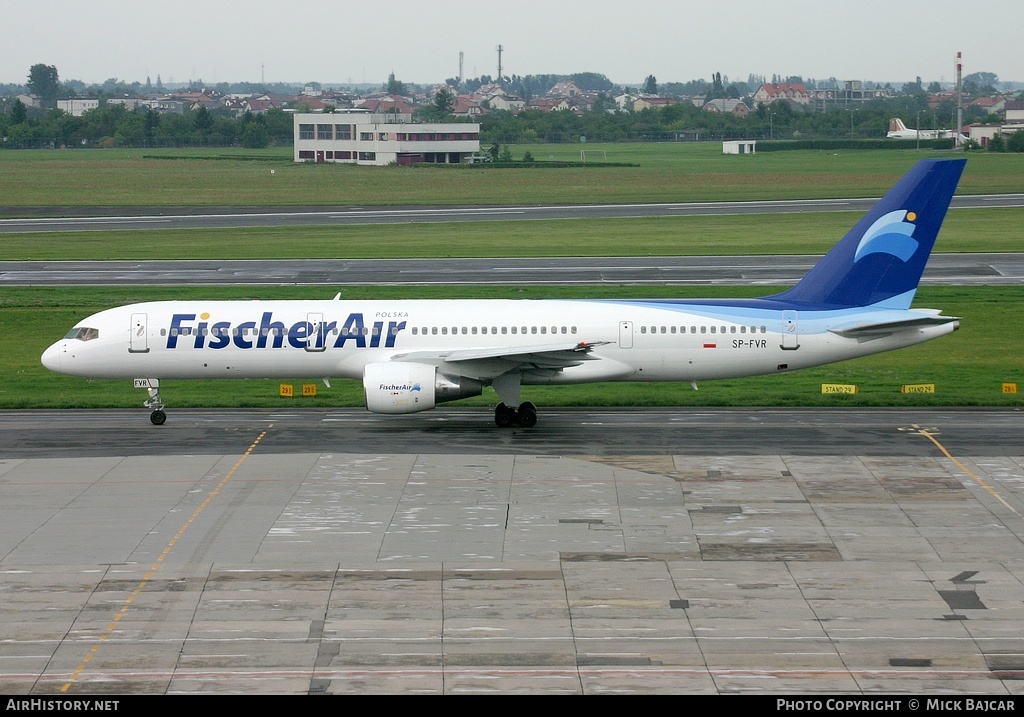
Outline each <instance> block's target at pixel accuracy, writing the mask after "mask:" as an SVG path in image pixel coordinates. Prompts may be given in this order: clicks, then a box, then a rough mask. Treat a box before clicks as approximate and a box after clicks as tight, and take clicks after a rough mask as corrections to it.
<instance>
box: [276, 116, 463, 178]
mask: <svg viewBox="0 0 1024 717" xmlns="http://www.w3.org/2000/svg"><path fill="white" fill-rule="evenodd" d="M410 119H411V117H410ZM293 121H294V133H295V161H296V162H340V163H342V164H361V165H380V166H383V165H388V164H398V165H409V164H417V163H419V162H426V163H434V164H462V163H465V162H467V161H468V159H469V158H470V157H472V156H473V155H474V154H477V153H478V152H479V151H480V125H478V124H468V123H461V122H459V123H455V122H450V123H425V124H413V123H411V122H403V121H401V120H396V115H393V114H390V113H388V114H373V113H369V112H365V111H363V112H359V111H351V112H334V113H333V114H311V113H307V114H295V115H294V120H293Z"/></svg>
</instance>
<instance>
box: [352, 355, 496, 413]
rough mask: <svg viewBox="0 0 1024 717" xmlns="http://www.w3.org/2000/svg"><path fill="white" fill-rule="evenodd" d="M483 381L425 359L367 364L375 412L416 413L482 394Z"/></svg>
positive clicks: (369, 403)
mask: <svg viewBox="0 0 1024 717" xmlns="http://www.w3.org/2000/svg"><path fill="white" fill-rule="evenodd" d="M482 390H483V384H482V383H481V382H480V381H477V380H476V379H472V378H467V377H465V376H448V375H447V374H443V373H438V371H437V367H436V366H431V365H429V364H424V363H406V362H404V361H395V362H393V363H371V364H367V365H366V367H365V368H363V394H364V395H365V396H366V407H367V408H368V409H370V410H371V411H373V412H374V413H416V412H417V411H426V410H428V409H431V408H433V407H434V406H436V405H437V404H439V403H444V402H445V401H455V400H458V399H460V398H468V397H470V396H479V395H480V393H481V391H482Z"/></svg>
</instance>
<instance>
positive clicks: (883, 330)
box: [830, 314, 960, 341]
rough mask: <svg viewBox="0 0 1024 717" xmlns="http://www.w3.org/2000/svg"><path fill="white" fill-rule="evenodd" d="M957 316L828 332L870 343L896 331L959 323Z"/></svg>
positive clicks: (916, 318)
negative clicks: (953, 322)
mask: <svg viewBox="0 0 1024 717" xmlns="http://www.w3.org/2000/svg"><path fill="white" fill-rule="evenodd" d="M959 320H960V318H959V317H957V316H939V315H937V314H931V315H927V316H916V317H913V318H909V319H897V320H896V321H878V322H873V323H865V322H860V323H855V324H852V325H850V326H845V327H844V326H840V327H837V328H834V329H830V331H831V332H832V333H833V334H835V335H837V336H842V337H843V338H847V339H858V340H860V341H870V340H871V339H877V338H881V337H883V336H889V335H891V334H894V333H895V332H897V331H906V330H908V329H915V328H920V327H922V326H941V325H943V324H948V323H950V322H951V321H959Z"/></svg>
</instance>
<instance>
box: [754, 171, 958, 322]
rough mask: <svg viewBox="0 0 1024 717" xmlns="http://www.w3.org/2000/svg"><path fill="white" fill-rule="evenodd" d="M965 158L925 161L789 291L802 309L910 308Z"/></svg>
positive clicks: (784, 297) (780, 297)
mask: <svg viewBox="0 0 1024 717" xmlns="http://www.w3.org/2000/svg"><path fill="white" fill-rule="evenodd" d="M965 162H966V160H964V159H923V160H921V161H920V162H918V163H917V164H915V165H914V166H913V168H911V170H910V171H909V172H907V173H906V174H905V175H904V176H903V178H902V179H901V180H900V181H899V182H897V183H896V184H895V186H893V188H892V189H890V190H889V191H888V192H887V193H886V194H885V196H884V197H882V198H881V199H880V200H879V201H878V204H876V205H875V206H874V208H872V209H871V211H869V212H868V213H867V214H865V215H864V217H863V218H862V219H861V220H860V221H859V222H857V224H856V226H854V227H853V229H851V230H850V231H849V232H848V233H847V235H846V236H845V237H843V238H842V240H841V241H840V242H839V243H838V244H836V245H835V246H834V247H832V250H831V251H829V253H828V254H826V255H825V256H824V257H823V258H822V259H821V261H819V262H818V263H817V264H815V265H814V267H813V268H812V269H811V270H810V271H809V272H807V274H805V275H804V278H802V279H801V280H800V281H799V282H798V283H797V284H796V286H794V287H793V288H792V289H790V290H789V291H785V292H783V293H781V294H776V295H775V296H772V297H769V298H772V299H776V300H779V301H786V302H792V303H798V304H814V305H822V304H824V305H830V306H871V305H883V306H885V307H886V308H893V309H908V308H910V302H911V300H912V299H913V298H914V292H915V291H916V290H917V284H918V282H919V281H920V280H921V273H922V272H923V271H924V265H925V263H926V262H927V261H928V255H929V254H930V253H931V250H932V245H933V244H935V237H936V235H937V234H938V233H939V227H941V226H942V220H943V218H944V217H945V215H946V208H947V207H948V206H949V202H950V200H951V199H952V198H953V192H954V191H955V190H956V185H957V182H958V181H959V180H960V173H961V172H962V171H963V168H964V163H965Z"/></svg>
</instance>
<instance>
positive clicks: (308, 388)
mask: <svg viewBox="0 0 1024 717" xmlns="http://www.w3.org/2000/svg"><path fill="white" fill-rule="evenodd" d="M302 395H303V396H315V395H316V384H315V383H304V384H302Z"/></svg>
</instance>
